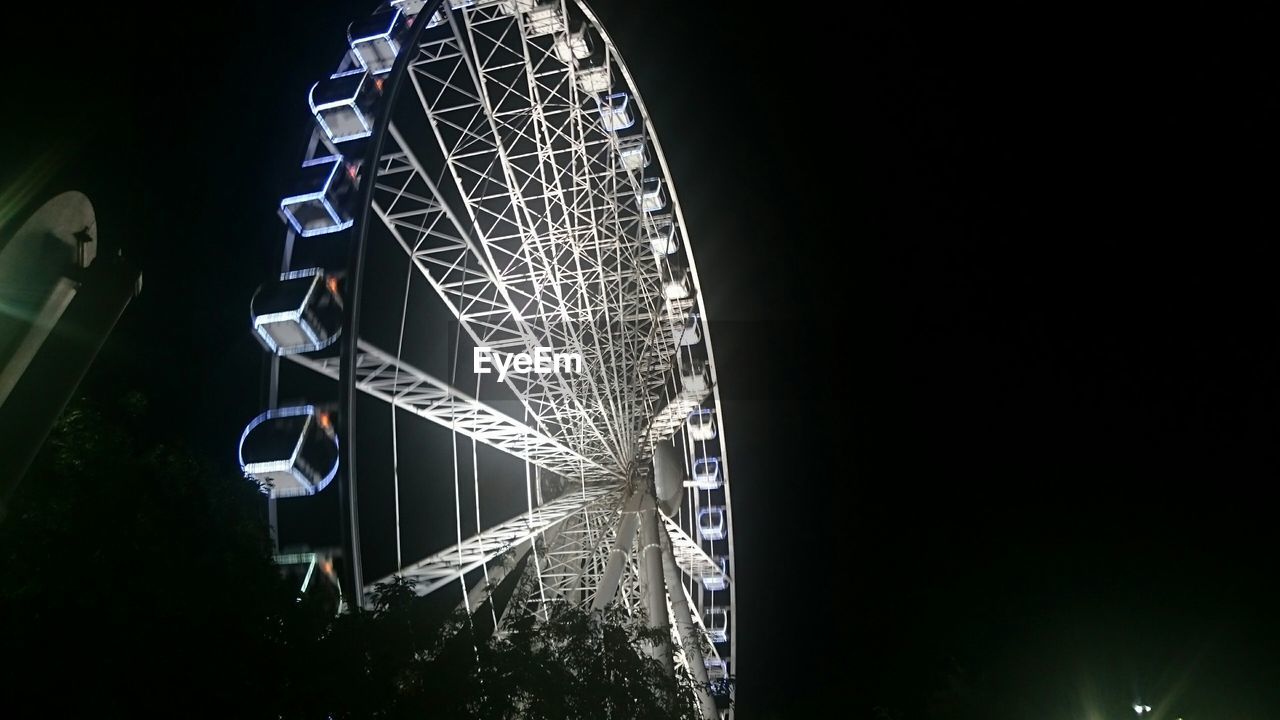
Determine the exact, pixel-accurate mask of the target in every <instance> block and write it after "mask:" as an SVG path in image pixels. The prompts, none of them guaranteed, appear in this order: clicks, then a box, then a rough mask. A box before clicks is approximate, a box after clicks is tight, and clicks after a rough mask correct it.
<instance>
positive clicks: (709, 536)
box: [698, 505, 725, 540]
mask: <svg viewBox="0 0 1280 720" xmlns="http://www.w3.org/2000/svg"><path fill="white" fill-rule="evenodd" d="M724 517H725V515H724V506H723V505H713V506H711V507H704V508H702V509H700V510H698V537H700V538H702V539H703V540H723V539H724Z"/></svg>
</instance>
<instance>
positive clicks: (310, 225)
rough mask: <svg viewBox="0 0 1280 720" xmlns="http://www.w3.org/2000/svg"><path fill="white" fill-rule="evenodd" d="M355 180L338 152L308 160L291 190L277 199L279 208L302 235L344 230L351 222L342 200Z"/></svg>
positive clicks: (344, 201) (347, 197)
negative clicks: (291, 192)
mask: <svg viewBox="0 0 1280 720" xmlns="http://www.w3.org/2000/svg"><path fill="white" fill-rule="evenodd" d="M354 190H355V183H354V182H353V180H352V177H351V174H350V172H349V170H348V169H347V165H346V163H345V162H343V158H342V156H341V155H339V156H336V157H322V158H316V159H314V160H309V161H307V162H305V163H303V164H302V172H300V173H299V174H298V179H297V181H296V182H295V183H294V193H293V194H292V195H289V196H288V197H286V198H285V199H283V200H281V201H280V211H281V212H282V213H283V214H284V217H285V220H286V221H288V223H289V225H291V226H292V227H293V229H294V231H295V232H297V233H298V234H299V235H301V236H303V237H311V236H313V235H323V234H325V233H331V232H338V231H339V230H345V229H347V228H349V227H351V225H352V224H353V223H354V220H353V219H352V218H351V215H350V214H349V213H348V212H347V209H346V204H347V200H348V199H349V198H350V196H351V195H352V193H353V192H354Z"/></svg>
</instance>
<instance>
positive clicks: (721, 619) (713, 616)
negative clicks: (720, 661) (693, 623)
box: [702, 607, 729, 643]
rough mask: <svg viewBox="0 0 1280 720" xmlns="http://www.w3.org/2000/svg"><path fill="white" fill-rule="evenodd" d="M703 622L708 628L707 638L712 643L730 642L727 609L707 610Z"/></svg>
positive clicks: (713, 608)
mask: <svg viewBox="0 0 1280 720" xmlns="http://www.w3.org/2000/svg"><path fill="white" fill-rule="evenodd" d="M702 622H703V624H704V625H706V626H707V636H708V637H710V638H711V642H717V643H722V642H728V641H729V610H728V609H727V608H719V607H711V608H707V612H706V614H705V615H703V620H702Z"/></svg>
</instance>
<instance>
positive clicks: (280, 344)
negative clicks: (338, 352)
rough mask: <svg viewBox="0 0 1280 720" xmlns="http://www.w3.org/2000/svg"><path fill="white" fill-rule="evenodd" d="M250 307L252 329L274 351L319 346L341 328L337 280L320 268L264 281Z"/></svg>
mask: <svg viewBox="0 0 1280 720" xmlns="http://www.w3.org/2000/svg"><path fill="white" fill-rule="evenodd" d="M249 310H250V312H251V313H252V315H253V330H254V332H255V333H257V335H258V337H259V338H260V339H261V340H262V343H263V344H264V345H266V347H267V349H268V350H270V351H271V352H273V353H276V354H277V355H293V354H295V353H305V352H314V351H316V350H322V349H324V348H326V347H328V346H329V345H330V344H332V343H333V341H334V340H336V339H337V337H338V334H339V332H341V329H342V300H341V299H340V298H339V297H338V292H337V281H336V280H333V279H331V278H328V277H327V276H326V275H325V274H324V271H323V270H321V269H319V268H309V269H306V270H296V271H293V272H289V273H285V274H284V275H281V276H280V279H279V280H273V281H271V282H268V283H265V284H264V285H263V286H262V287H260V288H258V292H257V293H255V294H254V296H253V301H252V302H251V303H250V305H249Z"/></svg>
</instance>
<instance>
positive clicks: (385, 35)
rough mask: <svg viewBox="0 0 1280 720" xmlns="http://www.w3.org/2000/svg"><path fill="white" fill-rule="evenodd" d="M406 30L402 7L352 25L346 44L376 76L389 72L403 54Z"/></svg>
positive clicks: (348, 30) (371, 16)
mask: <svg viewBox="0 0 1280 720" xmlns="http://www.w3.org/2000/svg"><path fill="white" fill-rule="evenodd" d="M404 28H405V15H404V13H403V12H401V11H400V8H391V9H385V10H383V11H382V12H376V13H374V14H373V15H370V16H369V17H368V18H367V19H365V20H360V21H358V22H354V23H351V26H350V27H349V28H348V29H347V42H348V43H349V44H350V45H351V52H352V53H353V54H354V55H355V56H356V59H357V60H358V61H359V62H360V64H361V65H362V66H363V67H364V68H365V69H366V70H368V71H369V72H370V73H372V74H374V75H381V74H382V73H385V72H389V71H390V70H391V67H392V66H393V65H395V64H396V56H397V55H399V54H400V34H401V33H402V32H403V31H404Z"/></svg>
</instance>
